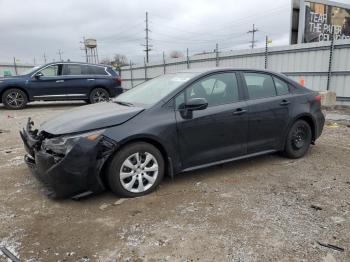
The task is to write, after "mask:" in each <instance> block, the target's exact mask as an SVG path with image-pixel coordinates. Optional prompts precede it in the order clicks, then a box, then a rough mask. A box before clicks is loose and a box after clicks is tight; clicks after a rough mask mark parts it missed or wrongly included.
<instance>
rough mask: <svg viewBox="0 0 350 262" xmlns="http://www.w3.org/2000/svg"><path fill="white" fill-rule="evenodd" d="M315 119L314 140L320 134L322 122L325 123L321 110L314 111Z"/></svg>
mask: <svg viewBox="0 0 350 262" xmlns="http://www.w3.org/2000/svg"><path fill="white" fill-rule="evenodd" d="M315 120H316V128H315V140H316V139H317V138H319V137H320V136H321V134H322V131H323V127H324V123H325V117H324V114H323V113H322V111H321V110H320V111H318V112H317V113H316V115H315Z"/></svg>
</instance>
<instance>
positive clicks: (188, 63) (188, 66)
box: [186, 48, 190, 69]
mask: <svg viewBox="0 0 350 262" xmlns="http://www.w3.org/2000/svg"><path fill="white" fill-rule="evenodd" d="M186 63H187V69H189V68H190V57H189V56H188V48H187V49H186Z"/></svg>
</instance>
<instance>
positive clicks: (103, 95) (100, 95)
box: [92, 89, 109, 103]
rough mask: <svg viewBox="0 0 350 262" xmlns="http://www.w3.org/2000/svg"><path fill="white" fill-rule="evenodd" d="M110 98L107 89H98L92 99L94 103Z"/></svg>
mask: <svg viewBox="0 0 350 262" xmlns="http://www.w3.org/2000/svg"><path fill="white" fill-rule="evenodd" d="M108 99H109V96H108V94H107V92H106V91H105V90H100V89H99V90H96V92H95V93H94V94H93V96H92V100H93V102H94V103H99V102H104V101H107V100H108Z"/></svg>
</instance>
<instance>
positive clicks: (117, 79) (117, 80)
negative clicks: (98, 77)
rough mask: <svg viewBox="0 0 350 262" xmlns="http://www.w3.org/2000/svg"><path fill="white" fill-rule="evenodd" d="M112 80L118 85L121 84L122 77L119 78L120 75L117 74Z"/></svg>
mask: <svg viewBox="0 0 350 262" xmlns="http://www.w3.org/2000/svg"><path fill="white" fill-rule="evenodd" d="M114 80H115V81H116V82H117V83H118V84H119V85H121V83H122V79H121V78H120V76H117V77H116V78H114Z"/></svg>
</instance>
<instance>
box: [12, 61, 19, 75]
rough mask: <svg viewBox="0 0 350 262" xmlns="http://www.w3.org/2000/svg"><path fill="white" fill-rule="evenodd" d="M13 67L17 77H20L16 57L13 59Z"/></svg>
mask: <svg viewBox="0 0 350 262" xmlns="http://www.w3.org/2000/svg"><path fill="white" fill-rule="evenodd" d="M13 65H14V67H15V72H16V75H18V72H17V63H16V57H13Z"/></svg>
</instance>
